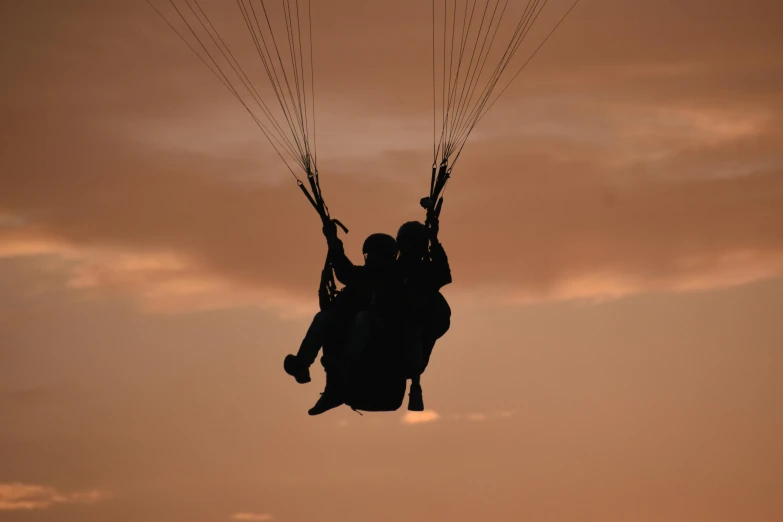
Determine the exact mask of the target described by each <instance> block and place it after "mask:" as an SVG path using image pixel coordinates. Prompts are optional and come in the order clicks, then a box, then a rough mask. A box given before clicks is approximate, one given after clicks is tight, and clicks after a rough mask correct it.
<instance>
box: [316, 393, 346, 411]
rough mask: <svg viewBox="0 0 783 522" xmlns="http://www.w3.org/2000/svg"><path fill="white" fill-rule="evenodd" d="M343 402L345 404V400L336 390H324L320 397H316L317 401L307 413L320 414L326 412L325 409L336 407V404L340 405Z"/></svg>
mask: <svg viewBox="0 0 783 522" xmlns="http://www.w3.org/2000/svg"><path fill="white" fill-rule="evenodd" d="M343 404H345V402H344V401H343V399H342V397H340V395H339V394H338V393H337V392H334V391H330V390H324V392H323V393H322V394H321V398H320V399H318V402H316V403H315V406H313V407H312V408H310V409H309V410H308V412H307V413H308V414H310V415H321V414H322V413H326V412H327V411H329V410H331V409H334V408H337V407H338V406H342V405H343Z"/></svg>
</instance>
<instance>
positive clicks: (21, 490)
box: [0, 482, 111, 511]
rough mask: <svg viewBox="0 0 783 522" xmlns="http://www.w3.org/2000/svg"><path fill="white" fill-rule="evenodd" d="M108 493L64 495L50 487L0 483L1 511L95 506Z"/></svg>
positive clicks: (99, 491)
mask: <svg viewBox="0 0 783 522" xmlns="http://www.w3.org/2000/svg"><path fill="white" fill-rule="evenodd" d="M110 496H111V495H110V494H109V493H108V492H106V491H101V490H97V489H93V490H87V491H76V492H72V493H62V492H60V491H58V490H57V489H55V488H52V487H49V486H40V485H34V484H23V483H19V482H11V483H0V511H30V510H40V509H48V508H49V507H51V506H52V505H54V504H85V505H90V504H95V503H97V502H100V501H103V500H105V499H107V498H109V497H110Z"/></svg>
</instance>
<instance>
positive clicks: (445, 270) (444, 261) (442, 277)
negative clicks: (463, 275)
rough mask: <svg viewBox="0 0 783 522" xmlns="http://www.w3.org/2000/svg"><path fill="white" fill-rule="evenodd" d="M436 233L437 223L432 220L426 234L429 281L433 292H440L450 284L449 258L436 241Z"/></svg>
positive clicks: (437, 229)
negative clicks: (428, 247) (427, 240)
mask: <svg viewBox="0 0 783 522" xmlns="http://www.w3.org/2000/svg"><path fill="white" fill-rule="evenodd" d="M438 231H439V226H438V221H437V220H434V221H433V222H432V223H430V224H429V227H428V232H429V236H430V269H429V280H430V283H431V284H432V286H433V287H434V288H435V290H440V289H441V288H443V287H444V286H446V285H448V284H450V283H451V282H452V281H451V267H450V266H449V258H448V256H446V251H445V250H444V249H443V245H441V244H440V241H439V240H438Z"/></svg>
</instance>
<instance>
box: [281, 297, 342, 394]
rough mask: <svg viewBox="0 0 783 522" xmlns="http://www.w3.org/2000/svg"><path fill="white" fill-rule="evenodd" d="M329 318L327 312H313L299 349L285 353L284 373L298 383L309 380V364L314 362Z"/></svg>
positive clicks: (321, 344)
mask: <svg viewBox="0 0 783 522" xmlns="http://www.w3.org/2000/svg"><path fill="white" fill-rule="evenodd" d="M329 320H330V315H329V313H328V312H325V311H321V312H318V313H317V314H315V317H314V318H313V321H312V322H311V323H310V327H309V328H308V329H307V333H306V334H305V337H304V339H303V340H302V344H301V345H300V346H299V351H298V352H297V353H296V355H287V356H286V358H285V361H284V362H283V367H284V368H285V371H286V373H288V374H289V375H291V376H293V377H294V378H295V379H296V382H298V383H300V384H304V383H308V382H310V366H312V364H313V363H314V362H315V359H316V358H317V357H318V352H319V351H320V350H321V347H322V346H323V344H324V338H325V336H326V327H327V324H328V322H329Z"/></svg>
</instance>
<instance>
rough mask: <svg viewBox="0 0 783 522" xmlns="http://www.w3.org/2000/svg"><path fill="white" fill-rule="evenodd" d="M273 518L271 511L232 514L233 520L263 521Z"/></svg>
mask: <svg viewBox="0 0 783 522" xmlns="http://www.w3.org/2000/svg"><path fill="white" fill-rule="evenodd" d="M272 518H273V517H272V515H270V514H269V513H234V514H233V515H231V519H232V520H250V521H262V520H272Z"/></svg>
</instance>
